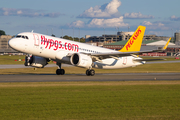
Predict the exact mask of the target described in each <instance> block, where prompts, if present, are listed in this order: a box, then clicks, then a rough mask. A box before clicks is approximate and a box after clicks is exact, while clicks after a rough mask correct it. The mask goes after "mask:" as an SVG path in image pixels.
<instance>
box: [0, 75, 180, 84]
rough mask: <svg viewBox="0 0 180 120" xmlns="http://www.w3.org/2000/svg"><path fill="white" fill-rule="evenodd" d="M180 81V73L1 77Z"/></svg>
mask: <svg viewBox="0 0 180 120" xmlns="http://www.w3.org/2000/svg"><path fill="white" fill-rule="evenodd" d="M152 80H168V81H170V80H180V73H120V74H96V75H95V76H86V75H85V74H75V75H72V74H69V75H68V74H66V75H63V76H58V75H55V74H40V75H35V74H32V75H28V74H27V75H0V82H72V81H102V82H103V81H152Z"/></svg>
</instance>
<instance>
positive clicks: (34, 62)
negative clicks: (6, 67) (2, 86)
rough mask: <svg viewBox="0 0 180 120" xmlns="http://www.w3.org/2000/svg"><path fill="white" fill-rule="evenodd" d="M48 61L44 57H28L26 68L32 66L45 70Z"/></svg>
mask: <svg viewBox="0 0 180 120" xmlns="http://www.w3.org/2000/svg"><path fill="white" fill-rule="evenodd" d="M47 62H48V60H47V59H46V58H43V57H38V56H33V55H32V56H26V58H25V63H24V65H25V66H32V67H37V68H43V67H44V66H45V65H47V64H48V63H47Z"/></svg>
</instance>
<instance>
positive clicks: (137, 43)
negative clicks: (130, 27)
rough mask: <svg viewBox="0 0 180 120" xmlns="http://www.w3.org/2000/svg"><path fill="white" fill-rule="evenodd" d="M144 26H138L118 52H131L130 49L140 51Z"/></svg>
mask: <svg viewBox="0 0 180 120" xmlns="http://www.w3.org/2000/svg"><path fill="white" fill-rule="evenodd" d="M145 29H146V27H145V26H139V27H138V28H137V30H136V31H135V32H134V34H133V35H132V36H131V38H130V39H129V40H128V42H127V43H126V44H125V46H124V47H123V48H122V49H121V50H119V51H120V52H132V51H140V49H141V44H142V40H143V36H144V33H145Z"/></svg>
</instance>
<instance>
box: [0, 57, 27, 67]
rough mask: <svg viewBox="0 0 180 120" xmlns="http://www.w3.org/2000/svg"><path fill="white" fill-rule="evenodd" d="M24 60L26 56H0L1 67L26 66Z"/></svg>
mask: <svg viewBox="0 0 180 120" xmlns="http://www.w3.org/2000/svg"><path fill="white" fill-rule="evenodd" d="M23 59H25V56H24V55H0V65H9V64H24V61H23ZM19 60H21V61H19Z"/></svg>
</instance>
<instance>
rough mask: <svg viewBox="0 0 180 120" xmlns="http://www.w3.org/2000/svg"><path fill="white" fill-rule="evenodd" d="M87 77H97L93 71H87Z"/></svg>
mask: <svg viewBox="0 0 180 120" xmlns="http://www.w3.org/2000/svg"><path fill="white" fill-rule="evenodd" d="M86 75H87V76H94V75H95V71H94V70H93V69H90V70H86Z"/></svg>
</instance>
